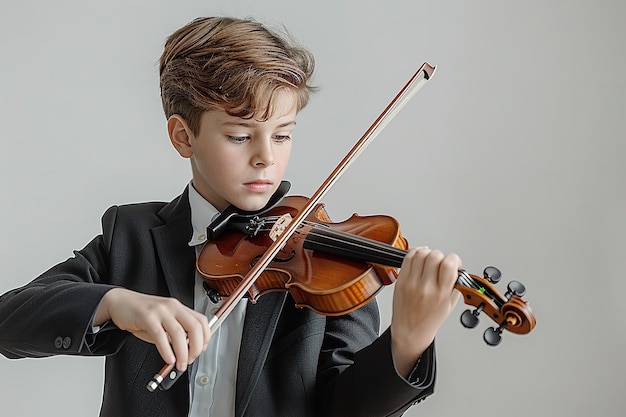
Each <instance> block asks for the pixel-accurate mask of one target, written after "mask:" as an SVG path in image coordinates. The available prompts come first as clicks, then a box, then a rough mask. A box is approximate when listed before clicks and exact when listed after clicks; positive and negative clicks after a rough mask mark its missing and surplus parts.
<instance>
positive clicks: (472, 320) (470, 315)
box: [461, 310, 480, 329]
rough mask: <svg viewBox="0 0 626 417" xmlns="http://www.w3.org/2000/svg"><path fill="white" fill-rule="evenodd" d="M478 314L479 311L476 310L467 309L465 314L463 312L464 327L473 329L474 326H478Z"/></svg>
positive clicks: (462, 321)
mask: <svg viewBox="0 0 626 417" xmlns="http://www.w3.org/2000/svg"><path fill="white" fill-rule="evenodd" d="M478 314H479V313H476V310H474V311H470V310H465V311H464V312H463V314H461V324H462V325H463V327H466V328H468V329H473V328H474V327H476V326H478V323H479V322H480V319H479V318H478Z"/></svg>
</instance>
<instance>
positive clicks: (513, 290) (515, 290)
mask: <svg viewBox="0 0 626 417" xmlns="http://www.w3.org/2000/svg"><path fill="white" fill-rule="evenodd" d="M507 290H508V291H507V292H506V294H504V296H505V297H506V299H507V300H509V299H510V298H511V297H513V296H514V295H517V296H518V297H523V296H524V294H526V287H525V286H524V284H522V283H521V282H519V281H511V282H509V284H508V285H507Z"/></svg>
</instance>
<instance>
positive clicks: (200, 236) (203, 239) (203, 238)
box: [198, 235, 206, 242]
mask: <svg viewBox="0 0 626 417" xmlns="http://www.w3.org/2000/svg"><path fill="white" fill-rule="evenodd" d="M198 240H199V241H201V242H204V241H205V240H206V235H198Z"/></svg>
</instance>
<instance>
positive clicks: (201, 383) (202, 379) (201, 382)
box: [198, 375, 209, 385]
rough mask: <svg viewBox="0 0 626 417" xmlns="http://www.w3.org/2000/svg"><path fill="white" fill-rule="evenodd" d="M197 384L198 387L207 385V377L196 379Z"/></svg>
mask: <svg viewBox="0 0 626 417" xmlns="http://www.w3.org/2000/svg"><path fill="white" fill-rule="evenodd" d="M198 382H199V383H200V385H209V377H208V376H206V375H202V376H201V377H200V378H198Z"/></svg>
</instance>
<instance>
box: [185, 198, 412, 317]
mask: <svg viewBox="0 0 626 417" xmlns="http://www.w3.org/2000/svg"><path fill="white" fill-rule="evenodd" d="M307 202H308V198H306V197H302V196H288V197H285V198H283V199H282V200H281V202H280V203H279V204H278V205H276V206H275V207H274V208H273V209H271V210H270V211H268V212H266V213H264V218H265V219H276V218H280V217H282V216H284V215H285V214H289V215H290V216H291V217H295V216H296V215H297V213H298V211H299V210H300V209H301V208H302V207H304V205H305V204H306V203H307ZM314 229H315V230H316V231H320V230H322V231H323V232H328V231H331V232H333V233H332V234H337V235H339V236H341V237H343V236H347V235H349V236H359V237H364V238H367V239H371V240H374V241H378V242H382V243H384V244H385V245H390V246H393V247H396V248H399V249H403V250H406V249H407V248H408V242H407V240H406V239H405V238H404V237H403V236H402V235H401V233H400V226H399V224H398V222H397V220H396V219H394V218H393V217H390V216H383V215H380V216H359V215H357V214H353V215H352V216H351V217H350V218H349V219H347V220H345V221H343V222H340V223H333V222H332V221H331V219H330V217H329V216H328V213H327V211H326V208H325V206H324V204H323V203H318V204H317V205H316V206H315V208H314V209H313V211H312V212H311V214H309V215H308V216H307V218H306V220H305V222H303V223H302V224H301V225H300V227H299V228H298V229H297V230H296V232H295V233H293V234H292V236H291V237H290V239H289V240H288V241H287V243H286V244H285V245H284V246H283V247H282V248H281V250H280V251H279V252H278V254H277V255H276V256H275V257H274V259H273V260H272V262H271V263H270V264H269V266H268V267H267V268H265V270H264V271H263V273H261V275H260V276H259V277H258V278H257V280H256V281H255V283H254V285H252V286H251V287H250V289H249V290H248V297H249V299H250V300H251V301H252V302H254V301H256V300H257V299H258V298H259V297H261V296H262V295H263V294H267V293H269V292H274V291H288V292H290V293H291V295H292V297H293V299H294V300H295V302H296V306H298V307H306V308H310V309H312V310H314V311H316V312H318V313H320V314H323V315H327V316H336V315H342V314H346V313H349V312H351V311H353V310H356V309H358V308H359V307H361V306H363V305H365V304H366V303H368V302H369V301H371V300H372V299H373V298H374V297H375V296H376V294H377V293H378V292H379V291H380V290H381V289H382V288H383V287H384V286H385V285H390V284H392V283H394V282H395V280H396V278H397V267H394V266H389V265H383V264H376V263H369V262H366V261H364V260H356V259H346V258H344V257H339V256H337V254H336V253H337V252H336V251H341V248H336V247H333V242H338V241H337V240H336V239H335V240H333V238H332V237H330V238H328V237H326V238H325V239H324V240H325V241H326V243H327V246H330V247H331V248H330V249H328V250H326V251H322V250H314V249H310V248H309V247H311V246H314V245H315V243H314V242H313V243H312V240H313V239H312V238H311V236H317V237H319V236H320V234H319V233H318V232H312V231H313V230H314ZM325 229H327V230H325ZM325 234H326V233H324V235H325ZM272 243H273V240H272V238H271V237H270V233H269V232H268V231H264V232H259V233H256V234H255V235H253V236H251V235H248V234H246V233H243V232H241V231H239V230H232V229H231V230H228V231H225V232H224V233H223V234H222V235H221V236H220V239H219V240H217V241H215V242H211V241H208V242H206V243H205V245H204V247H203V248H202V251H201V252H200V255H199V257H198V259H197V265H196V266H197V269H198V271H199V272H200V274H201V275H202V276H203V277H204V279H205V282H206V284H207V286H208V287H210V288H212V289H214V290H216V291H217V292H218V293H219V294H220V296H222V297H228V296H230V294H232V293H233V291H235V290H236V289H237V288H238V287H239V285H240V284H241V281H242V280H243V278H244V277H245V275H246V274H247V273H248V271H249V270H250V268H251V267H252V266H254V263H255V262H256V261H257V260H258V259H259V258H260V257H261V256H262V255H263V254H264V253H265V251H266V250H267V248H268V247H269V246H270V245H271V244H272ZM318 244H319V243H318ZM336 246H342V245H341V242H339V243H337V245H336ZM333 252H334V253H333Z"/></svg>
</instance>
